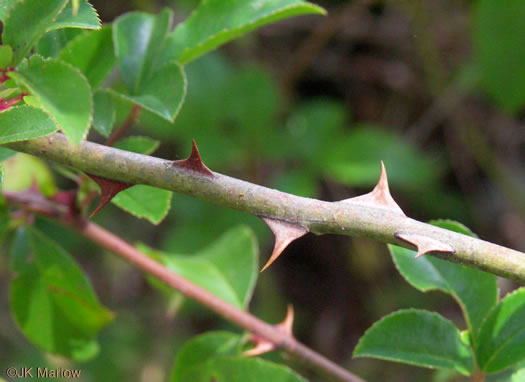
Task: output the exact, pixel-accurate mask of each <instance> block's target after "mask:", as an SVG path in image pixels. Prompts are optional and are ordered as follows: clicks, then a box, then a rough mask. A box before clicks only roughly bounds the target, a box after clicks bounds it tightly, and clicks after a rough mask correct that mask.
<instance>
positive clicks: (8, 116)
mask: <svg viewBox="0 0 525 382" xmlns="http://www.w3.org/2000/svg"><path fill="white" fill-rule="evenodd" d="M0 126H1V129H0V144H3V143H8V142H17V141H25V140H27V139H33V138H38V137H43V136H45V135H49V134H51V133H53V132H55V131H57V127H56V125H55V122H53V120H52V119H51V118H50V117H49V115H48V114H47V113H46V112H45V111H43V110H42V109H36V108H34V107H31V106H19V107H14V108H12V109H9V110H7V111H4V112H3V113H0Z"/></svg>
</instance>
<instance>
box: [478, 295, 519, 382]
mask: <svg viewBox="0 0 525 382" xmlns="http://www.w3.org/2000/svg"><path fill="white" fill-rule="evenodd" d="M523 317H525V288H520V289H518V290H516V291H514V292H512V293H510V294H508V295H507V296H505V298H504V299H503V300H502V301H501V302H500V303H499V304H498V305H497V306H496V307H495V308H493V309H492V310H491V311H490V313H489V315H488V316H487V318H486V320H485V321H484V322H483V325H482V326H481V329H480V332H479V345H478V347H477V351H476V353H477V356H478V364H479V367H480V369H481V370H484V371H486V372H487V373H495V372H498V371H501V370H504V369H506V368H508V367H510V366H513V365H515V364H516V363H518V362H519V361H522V360H524V359H525V346H523V344H524V343H525V321H524V320H523Z"/></svg>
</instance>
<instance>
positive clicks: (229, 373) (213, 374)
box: [178, 357, 307, 382]
mask: <svg viewBox="0 0 525 382" xmlns="http://www.w3.org/2000/svg"><path fill="white" fill-rule="evenodd" d="M178 381H180V382H210V381H214V382H245V381H272V382H307V380H306V379H304V378H303V377H301V376H300V375H299V374H296V373H295V372H294V371H292V370H291V369H290V368H289V367H287V366H284V365H279V364H276V363H273V362H270V361H266V360H263V359H260V358H245V357H221V358H213V359H211V360H209V361H208V362H206V363H204V364H201V365H200V366H199V367H195V368H193V369H192V370H191V371H189V372H188V373H186V374H185V375H184V377H183V378H182V379H180V380H178Z"/></svg>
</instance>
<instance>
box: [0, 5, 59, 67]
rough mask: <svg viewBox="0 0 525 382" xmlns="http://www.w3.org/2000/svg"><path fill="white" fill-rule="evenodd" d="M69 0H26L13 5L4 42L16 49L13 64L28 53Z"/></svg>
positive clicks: (5, 30) (6, 26)
mask: <svg viewBox="0 0 525 382" xmlns="http://www.w3.org/2000/svg"><path fill="white" fill-rule="evenodd" d="M66 3H67V0H24V1H19V2H17V3H16V4H15V5H14V6H12V7H11V9H10V11H9V14H8V15H7V17H6V19H5V22H4V30H3V32H2V42H3V44H5V45H11V47H12V48H13V51H14V56H13V66H16V65H18V63H19V62H20V61H21V60H22V59H23V58H24V57H25V56H27V55H28V53H29V52H30V51H31V49H32V48H33V46H34V45H35V44H36V43H37V42H38V40H40V38H41V37H42V36H43V35H44V33H45V32H46V31H47V29H48V28H49V26H50V25H52V24H53V22H54V20H55V18H56V17H57V16H58V14H59V13H60V12H61V11H62V9H64V7H65V5H66Z"/></svg>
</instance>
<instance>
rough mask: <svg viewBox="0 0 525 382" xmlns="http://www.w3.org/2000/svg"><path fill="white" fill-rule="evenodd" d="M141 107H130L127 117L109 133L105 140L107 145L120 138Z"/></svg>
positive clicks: (132, 122) (133, 121)
mask: <svg viewBox="0 0 525 382" xmlns="http://www.w3.org/2000/svg"><path fill="white" fill-rule="evenodd" d="M141 110H142V108H141V107H140V106H139V105H133V108H132V109H131V111H130V113H129V116H128V118H126V120H125V121H124V123H122V125H121V126H120V127H119V128H118V129H117V130H115V131H114V132H113V134H111V136H110V137H109V138H108V140H107V141H106V143H105V144H106V145H107V146H113V145H114V144H115V143H116V142H117V141H118V140H119V139H120V138H122V135H124V133H125V132H126V130H128V129H129V128H130V127H131V126H132V125H133V124H134V123H135V121H136V120H137V118H138V116H139V114H140V112H141Z"/></svg>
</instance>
